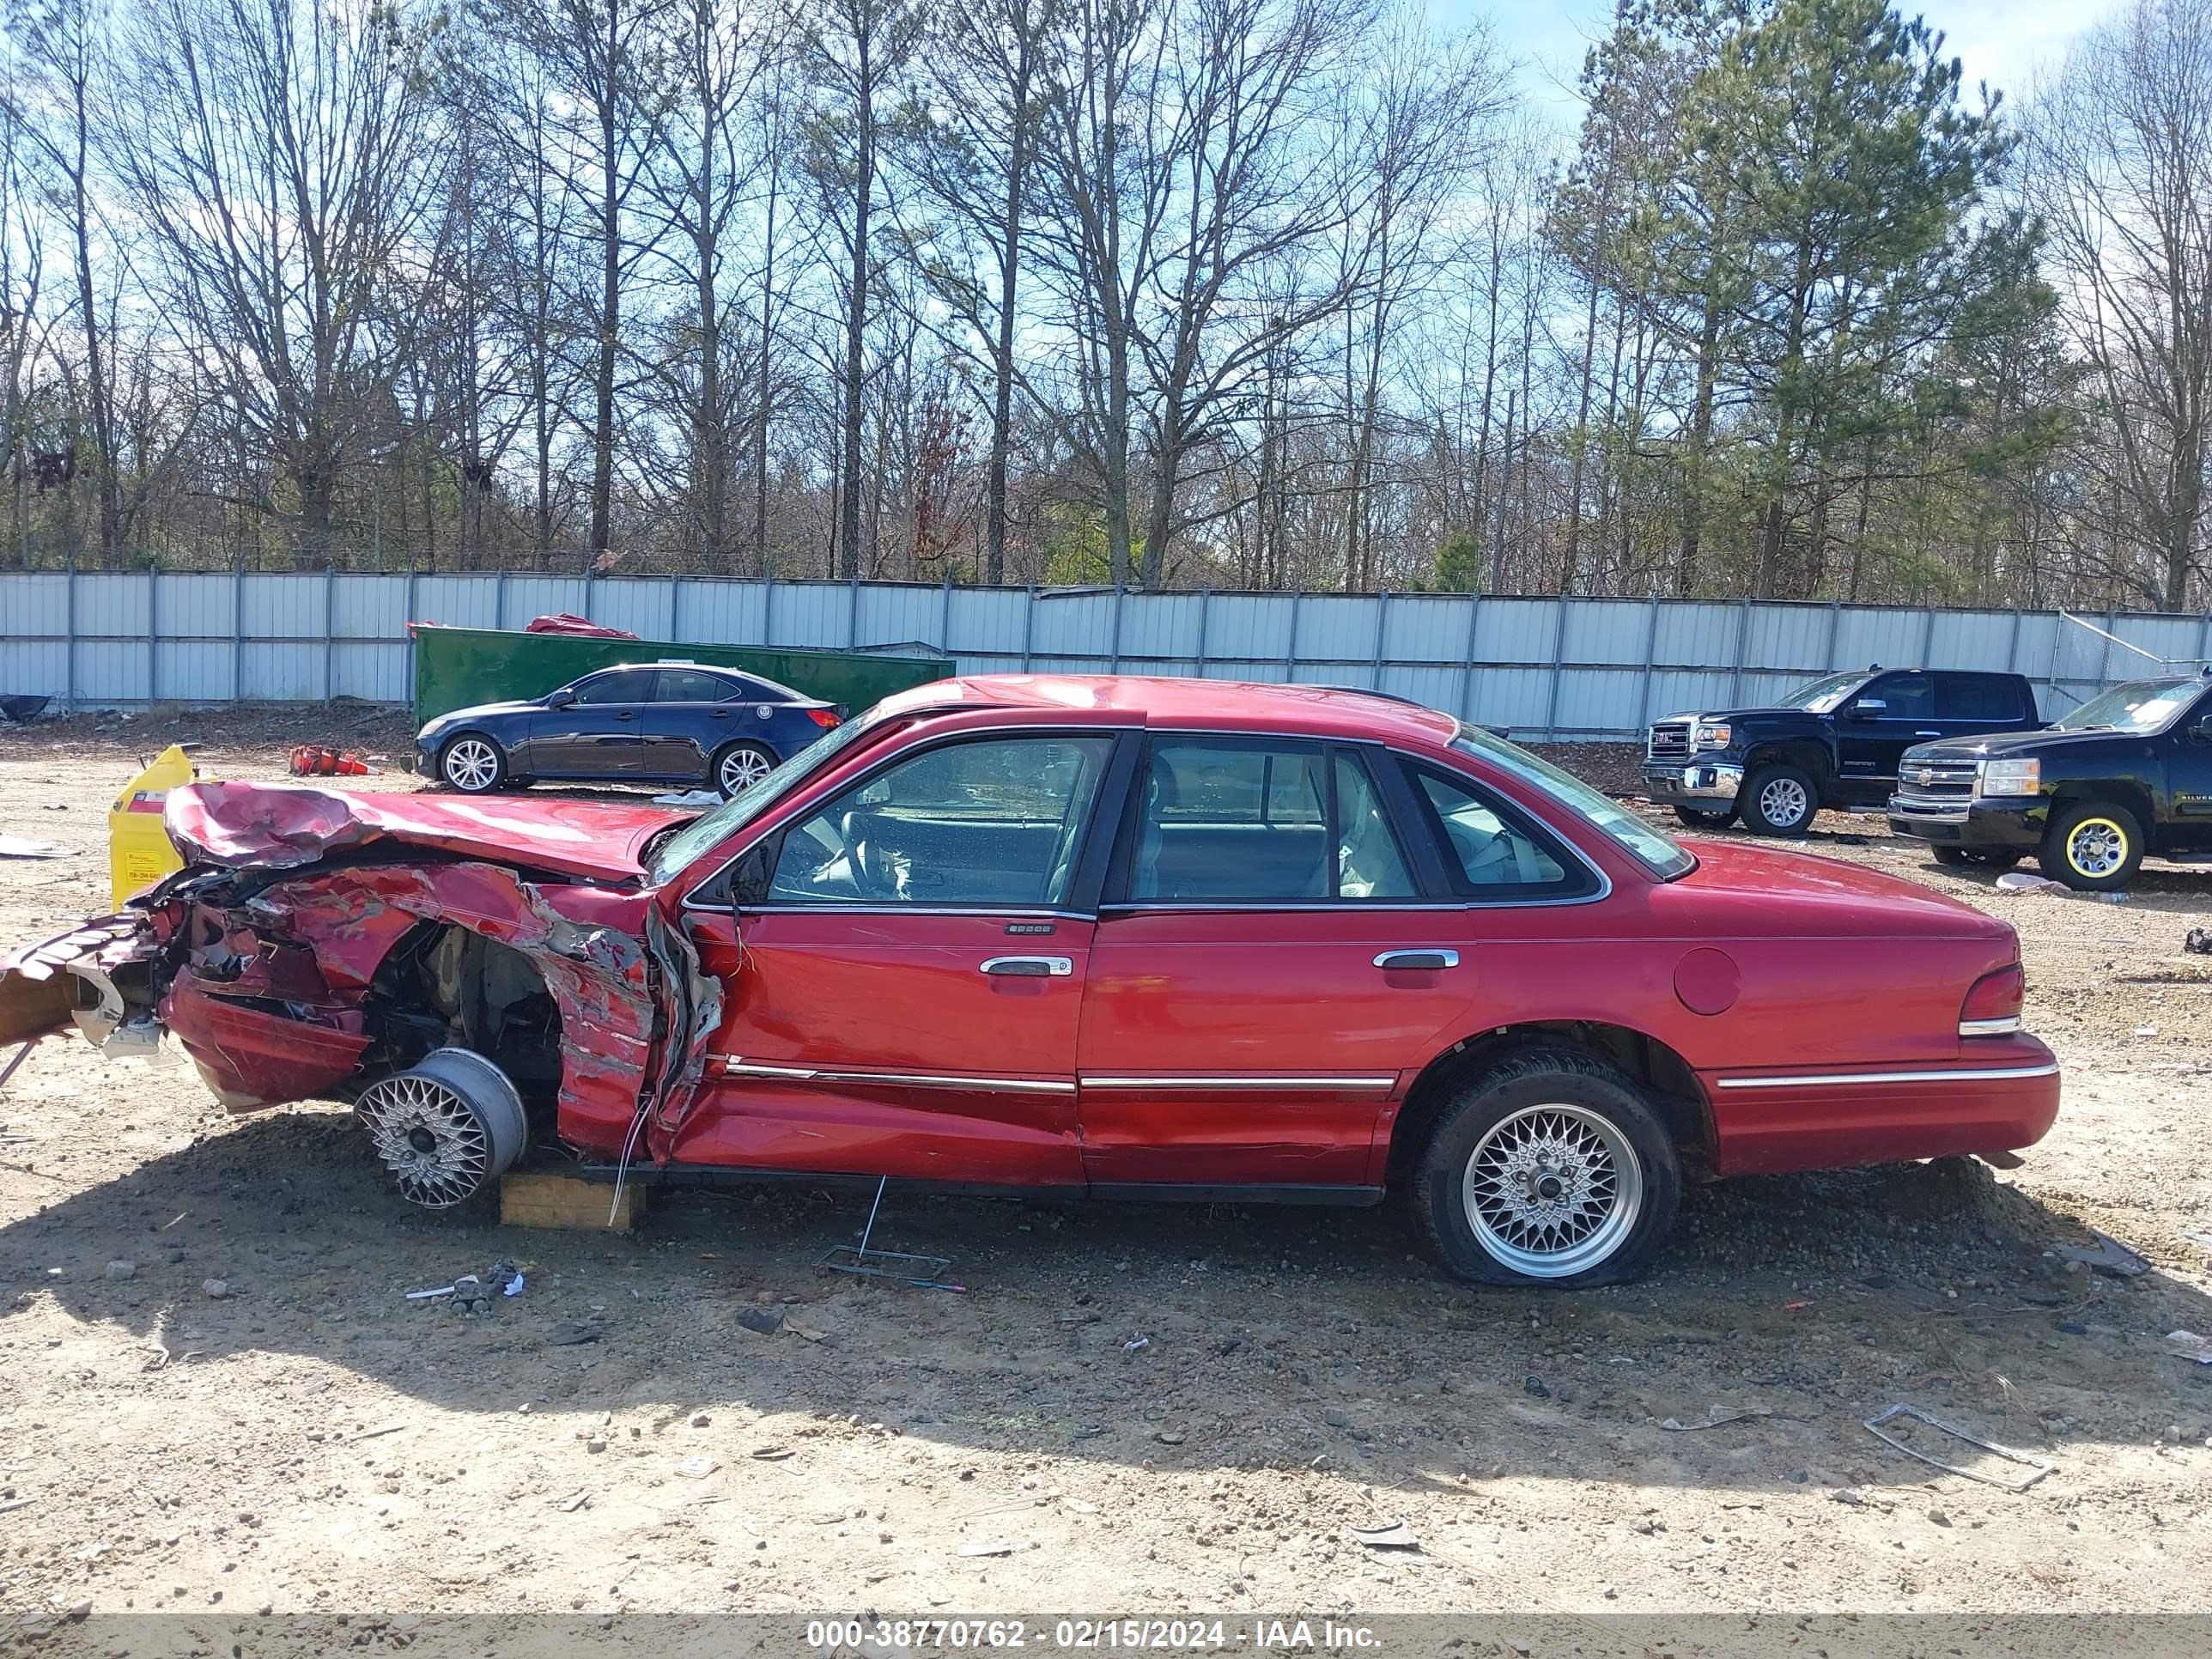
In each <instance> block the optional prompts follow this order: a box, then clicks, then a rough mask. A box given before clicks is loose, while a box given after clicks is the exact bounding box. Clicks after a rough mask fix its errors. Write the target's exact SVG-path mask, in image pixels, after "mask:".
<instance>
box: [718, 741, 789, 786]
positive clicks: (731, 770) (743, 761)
mask: <svg viewBox="0 0 2212 1659" xmlns="http://www.w3.org/2000/svg"><path fill="white" fill-rule="evenodd" d="M775 767H776V758H775V751H774V750H771V749H769V747H768V745H767V744H759V743H750V742H738V743H729V744H723V745H722V746H721V747H720V749H718V750H715V751H714V764H713V766H712V767H711V768H709V769H708V777H707V787H708V788H710V789H712V790H714V792H715V793H717V794H719V795H720V796H721V798H722V799H724V800H727V799H729V798H730V797H731V796H732V795H734V794H736V793H738V790H740V789H743V788H745V787H747V786H749V785H750V784H754V783H757V782H758V781H760V780H761V779H763V778H764V777H766V776H767V775H769V773H770V772H773V771H774V770H775Z"/></svg>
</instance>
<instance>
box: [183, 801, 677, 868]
mask: <svg viewBox="0 0 2212 1659" xmlns="http://www.w3.org/2000/svg"><path fill="white" fill-rule="evenodd" d="M696 816H697V815H696V813H684V812H678V811H670V810H669V809H668V808H666V807H655V806H631V805H619V804H617V803H614V802H608V801H579V800H555V799H492V800H472V799H462V798H459V797H454V796H447V795H434V794H428V793H389V794H380V793H362V794H349V793H341V792H339V791H337V790H332V789H318V788H315V787H312V786H309V785H304V784H287V783H247V782H244V781H235V780H233V781H216V782H208V783H195V784H188V785H185V787H181V788H177V789H172V790H171V791H170V792H169V798H168V801H167V805H166V806H165V807H164V808H163V811H162V820H161V821H162V827H163V828H164V829H167V831H168V836H169V839H170V841H171V842H173V843H175V846H176V848H177V851H178V852H179V854H182V855H183V857H184V860H185V863H187V864H189V865H216V866H221V867H222V868H224V869H228V870H237V869H243V868H246V867H248V866H253V867H257V868H260V869H273V870H292V869H297V868H299V867H301V866H304V865H310V864H317V863H320V862H322V861H323V860H327V859H330V858H331V857H333V856H336V855H338V854H343V853H345V852H348V851H349V850H351V849H354V848H362V847H366V846H368V845H369V844H370V843H372V842H379V841H394V842H403V843H404V844H406V845H408V846H410V847H425V848H435V849H436V850H438V851H441V852H446V853H454V854H460V855H461V856H463V857H465V858H484V859H495V860H500V861H501V862H502V863H513V864H520V865H526V866H530V867H531V868H533V869H540V870H549V871H555V872H559V873H561V874H563V875H573V876H588V877H592V878H595V879H598V880H602V881H635V880H637V879H639V878H641V876H642V875H643V874H644V873H645V872H644V869H643V866H642V865H641V861H640V854H641V851H642V849H643V848H644V845H645V842H647V839H648V838H649V837H651V836H653V834H655V833H656V832H657V831H659V830H661V829H666V828H667V827H668V826H669V825H670V824H671V823H679V822H681V821H683V820H684V818H686V817H696Z"/></svg>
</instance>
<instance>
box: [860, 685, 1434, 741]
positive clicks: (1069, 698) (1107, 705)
mask: <svg viewBox="0 0 2212 1659" xmlns="http://www.w3.org/2000/svg"><path fill="white" fill-rule="evenodd" d="M878 708H880V709H881V710H882V712H884V714H940V713H946V714H949V713H952V712H955V711H959V710H976V709H982V708H1006V709H1019V710H1022V711H1024V712H1029V713H1037V712H1052V711H1058V712H1062V713H1073V712H1081V713H1084V714H1091V715H1103V716H1106V717H1108V719H1109V722H1111V720H1112V717H1113V716H1115V715H1120V716H1123V717H1125V720H1124V721H1122V722H1121V723H1126V724H1130V725H1144V726H1197V727H1210V728H1214V729H1221V730H1232V731H1258V732H1277V731H1280V732H1305V733H1310V734H1314V735H1316V736H1322V737H1343V738H1366V739H1369V740H1381V741H1388V740H1389V739H1390V738H1418V739H1420V740H1422V741H1425V742H1428V743H1444V742H1448V741H1449V739H1450V738H1451V737H1452V735H1453V734H1454V733H1455V732H1457V731H1458V729H1459V723H1458V722H1457V721H1456V720H1453V719H1452V717H1451V716H1450V715H1449V714H1443V713H1440V712H1439V711H1437V709H1434V708H1424V707H1422V706H1421V705H1420V704H1419V703H1414V702H1406V701H1403V700H1401V699H1400V698H1397V697H1393V696H1385V695H1383V694H1380V693H1376V692H1370V691H1354V690H1343V689H1340V688H1337V687H1332V686H1323V685H1261V684H1253V683H1250V682H1248V681H1243V680H1201V679H1169V678H1153V677H1150V676H1146V675H1139V674H973V675H967V676H963V678H957V679H949V680H931V681H929V682H927V684H922V685H918V686H915V687H914V688H912V689H911V690H906V691H902V692H899V693H897V694H896V696H890V697H887V698H885V699H884V701H883V702H882V703H880V704H879V705H878Z"/></svg>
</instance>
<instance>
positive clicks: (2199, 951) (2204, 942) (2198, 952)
mask: <svg viewBox="0 0 2212 1659" xmlns="http://www.w3.org/2000/svg"><path fill="white" fill-rule="evenodd" d="M2181 948H2182V949H2183V950H2184V951H2187V952H2188V953H2189V954H2190V955H2191V956H2192V957H2212V927H2192V928H2191V929H2190V930H2189V933H2188V935H2187V936H2186V937H2185V938H2184V939H2183V940H2182V941H2181Z"/></svg>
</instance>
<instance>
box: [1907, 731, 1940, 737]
mask: <svg viewBox="0 0 2212 1659" xmlns="http://www.w3.org/2000/svg"><path fill="white" fill-rule="evenodd" d="M1912 735H1913V736H1914V737H1916V738H1940V737H1942V735H1943V734H1942V732H1914V733H1913V734H1912Z"/></svg>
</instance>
